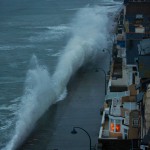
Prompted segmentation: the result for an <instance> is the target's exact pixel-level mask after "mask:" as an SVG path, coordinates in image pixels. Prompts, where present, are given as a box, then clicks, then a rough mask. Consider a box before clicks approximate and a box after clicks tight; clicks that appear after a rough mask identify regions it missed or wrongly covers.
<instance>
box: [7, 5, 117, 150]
mask: <svg viewBox="0 0 150 150" xmlns="http://www.w3.org/2000/svg"><path fill="white" fill-rule="evenodd" d="M115 9H116V8H115ZM113 11H114V10H113ZM107 13H108V11H107V10H106V8H105V7H94V8H84V9H81V10H80V11H79V12H78V14H77V16H76V18H75V19H74V20H73V22H72V38H71V39H70V40H69V41H68V44H67V45H66V47H65V49H64V52H63V53H62V55H61V56H60V59H59V62H58V65H57V67H56V70H55V72H54V74H53V75H52V76H50V74H49V73H48V71H47V68H46V67H45V66H41V65H39V63H38V61H37V58H36V56H33V57H32V60H31V65H30V66H31V68H30V69H29V70H28V73H27V77H26V81H25V90H24V95H23V96H22V97H21V103H20V105H19V110H18V112H17V122H16V126H15V130H14V134H13V137H12V138H11V140H10V142H9V143H8V144H7V146H6V147H5V148H4V150H15V149H16V148H17V147H18V146H19V145H21V144H22V143H23V141H24V140H25V139H26V137H27V136H28V135H29V134H30V132H31V131H32V129H33V127H34V125H35V123H36V121H37V120H38V119H39V118H40V117H41V116H42V115H43V113H44V112H45V111H46V110H47V109H48V108H49V106H50V105H52V104H53V103H55V102H57V101H58V100H62V99H64V97H65V96H66V95H67V90H66V85H67V84H68V81H69V80H70V77H71V76H72V75H73V74H74V73H75V71H76V70H78V69H79V68H80V67H81V66H82V65H83V64H84V63H86V62H88V61H89V60H91V58H93V57H94V56H95V55H96V54H97V52H99V51H101V50H102V49H103V48H106V47H107V37H108V35H109V34H108V32H109V31H108V30H107V27H108V25H109V23H110V22H109V21H108V17H107Z"/></svg>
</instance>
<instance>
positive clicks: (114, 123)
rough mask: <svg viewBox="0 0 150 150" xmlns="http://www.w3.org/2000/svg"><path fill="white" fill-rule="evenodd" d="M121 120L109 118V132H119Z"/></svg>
mask: <svg viewBox="0 0 150 150" xmlns="http://www.w3.org/2000/svg"><path fill="white" fill-rule="evenodd" d="M120 124H121V121H120V120H113V119H111V123H110V131H111V132H120V131H121V125H120Z"/></svg>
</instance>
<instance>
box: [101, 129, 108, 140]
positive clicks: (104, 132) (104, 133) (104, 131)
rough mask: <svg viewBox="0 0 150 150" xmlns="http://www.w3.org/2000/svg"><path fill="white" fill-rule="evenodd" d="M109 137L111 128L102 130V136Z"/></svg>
mask: <svg viewBox="0 0 150 150" xmlns="http://www.w3.org/2000/svg"><path fill="white" fill-rule="evenodd" d="M106 137H109V130H103V132H102V138H106Z"/></svg>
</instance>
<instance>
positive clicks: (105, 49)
mask: <svg viewBox="0 0 150 150" xmlns="http://www.w3.org/2000/svg"><path fill="white" fill-rule="evenodd" d="M105 51H107V52H108V53H109V55H110V57H111V53H110V51H109V49H107V48H104V49H103V52H105Z"/></svg>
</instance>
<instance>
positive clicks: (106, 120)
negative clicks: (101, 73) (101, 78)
mask: <svg viewBox="0 0 150 150" xmlns="http://www.w3.org/2000/svg"><path fill="white" fill-rule="evenodd" d="M117 22H118V24H117V27H116V36H115V37H116V38H115V43H114V46H113V54H112V57H113V61H112V64H111V70H110V78H109V82H108V89H107V95H106V97H105V102H104V106H103V111H102V122H101V127H100V132H99V138H98V143H99V148H102V149H104V150H140V149H141V150H147V149H150V1H149V0H145V1H144V0H141V1H139V0H125V1H124V8H123V10H122V11H121V12H120V14H119V16H118V20H117Z"/></svg>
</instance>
